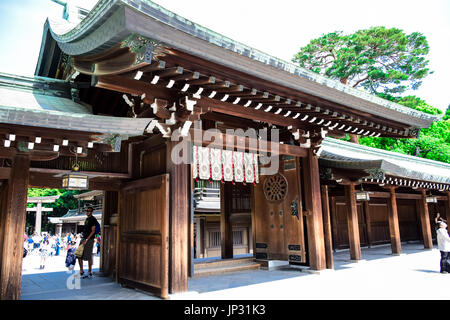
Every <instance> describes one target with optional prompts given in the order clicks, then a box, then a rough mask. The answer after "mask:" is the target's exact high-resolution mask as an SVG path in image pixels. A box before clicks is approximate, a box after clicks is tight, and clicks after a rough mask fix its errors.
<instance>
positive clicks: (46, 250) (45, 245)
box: [39, 240, 51, 269]
mask: <svg viewBox="0 0 450 320" xmlns="http://www.w3.org/2000/svg"><path fill="white" fill-rule="evenodd" d="M50 249H51V247H50V243H49V242H48V240H44V241H42V245H41V247H40V249H39V251H40V254H41V266H40V268H39V269H44V268H45V262H46V260H47V257H48V256H49V254H50Z"/></svg>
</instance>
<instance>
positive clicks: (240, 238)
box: [233, 230, 244, 245]
mask: <svg viewBox="0 0 450 320" xmlns="http://www.w3.org/2000/svg"><path fill="white" fill-rule="evenodd" d="M243 244H244V231H242V230H238V231H233V245H243Z"/></svg>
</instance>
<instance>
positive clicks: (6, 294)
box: [0, 154, 30, 300]
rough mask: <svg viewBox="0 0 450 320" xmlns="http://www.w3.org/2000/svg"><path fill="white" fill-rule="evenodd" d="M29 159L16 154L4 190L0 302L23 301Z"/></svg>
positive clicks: (1, 223) (0, 254) (0, 240)
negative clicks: (22, 283)
mask: <svg viewBox="0 0 450 320" xmlns="http://www.w3.org/2000/svg"><path fill="white" fill-rule="evenodd" d="M29 169H30V158H29V157H28V155H25V154H17V155H16V156H15V157H14V158H13V161H12V168H11V173H10V178H9V180H8V183H7V187H6V186H5V187H2V193H3V194H2V196H1V201H2V203H1V213H0V217H1V220H0V225H1V227H0V228H1V229H2V231H1V233H0V236H1V239H0V248H1V249H0V299H1V300H18V299H20V289H21V280H22V256H23V234H24V231H25V221H26V208H27V193H28V181H29Z"/></svg>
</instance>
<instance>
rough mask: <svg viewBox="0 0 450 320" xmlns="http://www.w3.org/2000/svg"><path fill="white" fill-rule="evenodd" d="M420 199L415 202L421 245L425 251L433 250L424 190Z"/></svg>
mask: <svg viewBox="0 0 450 320" xmlns="http://www.w3.org/2000/svg"><path fill="white" fill-rule="evenodd" d="M421 193H422V198H421V199H420V200H416V201H417V208H418V209H419V217H420V225H421V227H422V236H423V245H424V248H425V249H432V248H433V240H432V236H431V226H430V215H429V213H428V203H427V201H426V198H427V194H426V190H423V189H422V190H421Z"/></svg>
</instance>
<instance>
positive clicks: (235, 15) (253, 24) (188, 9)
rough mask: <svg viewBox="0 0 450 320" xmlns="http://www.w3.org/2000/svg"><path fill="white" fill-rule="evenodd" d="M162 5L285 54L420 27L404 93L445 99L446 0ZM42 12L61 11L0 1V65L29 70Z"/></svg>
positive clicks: (32, 2) (448, 89) (198, 0)
mask: <svg viewBox="0 0 450 320" xmlns="http://www.w3.org/2000/svg"><path fill="white" fill-rule="evenodd" d="M154 2H156V3H158V4H159V5H161V6H162V7H164V8H166V9H168V10H170V11H172V12H174V13H176V14H178V15H181V16H182V17H184V18H186V19H189V20H191V21H193V22H195V23H197V24H200V25H202V26H204V27H206V28H209V29H211V30H213V31H215V32H218V33H220V34H222V35H224V36H227V37H229V38H231V39H233V40H236V41H239V42H242V43H244V44H246V45H248V46H250V47H253V48H255V49H258V50H260V51H262V52H265V53H267V54H270V55H272V56H275V57H277V58H280V59H283V60H286V61H291V59H292V57H293V56H294V54H295V53H296V52H298V51H299V49H300V47H302V46H305V45H306V44H308V43H309V41H310V40H312V39H314V38H317V37H319V36H321V35H322V34H326V33H329V32H333V31H343V32H344V33H346V34H349V33H353V32H355V31H357V30H360V29H367V28H370V27H373V26H385V27H388V28H392V27H395V28H399V29H402V30H403V31H404V32H405V33H407V34H410V33H412V32H420V33H422V34H424V35H425V36H426V38H427V40H428V43H429V46H430V52H429V54H428V56H427V57H428V60H429V61H430V63H429V68H430V69H431V70H432V71H434V73H433V74H431V75H428V76H427V77H426V78H425V79H424V80H423V83H422V86H421V87H420V88H419V89H418V90H415V91H411V92H407V94H413V95H416V96H418V97H420V98H422V99H423V100H425V101H426V102H427V103H428V104H430V105H432V106H434V107H436V108H439V109H441V110H443V111H444V110H445V109H446V108H447V107H448V106H449V104H450V82H449V81H448V79H449V75H450V59H449V58H450V54H449V53H450V1H449V0H429V1H423V0H377V1H363V0H340V1H336V0H321V1H301V0H277V1H274V0H226V1H212V0H189V1H187V0H155V1H154ZM47 16H58V17H60V16H62V6H60V5H58V4H56V3H54V2H52V1H51V0H0V40H1V42H0V43H1V50H0V72H6V73H13V74H19V75H25V76H32V75H33V74H34V71H35V68H36V63H37V58H38V55H39V49H40V45H41V40H42V31H43V26H44V22H45V19H46V18H47Z"/></svg>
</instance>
